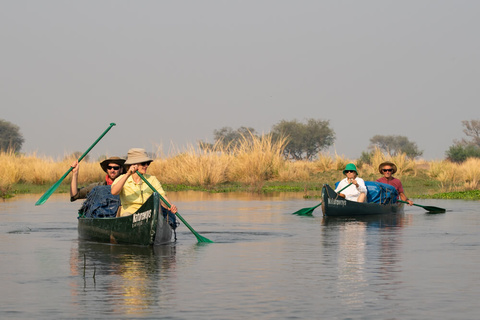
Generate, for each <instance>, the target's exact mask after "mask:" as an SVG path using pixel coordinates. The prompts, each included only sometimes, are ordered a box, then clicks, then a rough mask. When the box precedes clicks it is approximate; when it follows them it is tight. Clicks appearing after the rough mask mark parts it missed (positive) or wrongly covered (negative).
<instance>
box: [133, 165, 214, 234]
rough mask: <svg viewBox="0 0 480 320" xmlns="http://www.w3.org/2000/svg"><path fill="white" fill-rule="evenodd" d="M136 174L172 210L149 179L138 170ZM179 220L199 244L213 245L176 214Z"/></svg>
mask: <svg viewBox="0 0 480 320" xmlns="http://www.w3.org/2000/svg"><path fill="white" fill-rule="evenodd" d="M136 173H137V174H138V176H139V177H140V178H142V180H143V181H145V183H146V184H147V185H148V186H149V187H150V189H152V190H153V191H154V192H156V193H158V195H159V196H160V199H162V201H163V202H164V203H165V204H166V205H167V207H168V208H171V207H172V206H171V205H170V203H168V201H167V200H165V198H164V197H162V195H161V194H160V193H159V192H158V191H157V190H156V189H155V188H154V187H153V186H152V185H151V184H150V182H148V181H147V179H145V177H144V176H143V175H142V174H141V173H140V172H138V170H137V171H136ZM175 214H176V215H177V216H178V218H179V219H180V220H181V221H182V222H183V224H184V225H186V226H187V228H188V229H190V231H192V233H193V234H194V235H195V237H197V240H198V242H206V243H213V241H212V240H210V239H207V238H205V237H203V236H201V235H200V234H199V233H198V232H197V231H195V230H194V229H193V228H192V227H191V226H190V225H189V224H188V222H187V221H185V219H183V217H182V216H181V215H180V213H178V212H177V213H175Z"/></svg>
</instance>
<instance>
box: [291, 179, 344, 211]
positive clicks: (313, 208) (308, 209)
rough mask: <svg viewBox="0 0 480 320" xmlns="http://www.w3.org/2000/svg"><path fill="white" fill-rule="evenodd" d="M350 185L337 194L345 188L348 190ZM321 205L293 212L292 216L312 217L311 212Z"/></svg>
mask: <svg viewBox="0 0 480 320" xmlns="http://www.w3.org/2000/svg"><path fill="white" fill-rule="evenodd" d="M351 184H352V183H349V184H347V185H346V186H345V187H344V188H342V190H340V191H338V192H337V193H340V192H341V191H343V190H345V189H346V188H348V187H349V186H350V185H351ZM321 204H322V203H321V202H320V203H319V204H317V205H316V206H315V207H311V208H303V209H300V210H298V211H295V212H294V213H292V214H298V215H301V216H310V215H312V213H313V210H315V209H316V208H317V207H318V206H320V205H321Z"/></svg>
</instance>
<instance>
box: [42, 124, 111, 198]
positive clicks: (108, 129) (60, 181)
mask: <svg viewBox="0 0 480 320" xmlns="http://www.w3.org/2000/svg"><path fill="white" fill-rule="evenodd" d="M114 125H115V123H113V122H112V123H110V126H109V127H108V128H107V129H106V130H105V131H104V132H103V133H102V134H101V135H100V137H98V139H97V140H95V142H94V143H93V144H92V145H91V146H90V148H88V149H87V151H85V152H84V153H83V154H82V155H81V156H80V158H78V162H80V161H82V159H83V158H85V156H86V155H87V154H88V153H89V152H90V150H92V149H93V147H95V146H96V144H97V143H98V142H99V141H100V140H101V139H102V138H103V136H105V135H106V134H107V132H108V131H110V129H112V127H113V126H114ZM72 170H73V167H70V168H69V169H68V170H67V172H65V174H64V175H63V176H62V177H61V178H60V179H59V180H58V181H57V182H56V183H55V184H54V185H53V186H51V187H50V189H48V190H47V191H46V192H45V193H44V194H43V195H42V196H41V197H40V199H38V201H37V202H36V203H35V205H36V206H39V205H41V204H44V203H45V202H46V201H47V200H48V198H49V197H50V196H51V195H52V193H53V192H54V191H55V190H56V189H57V188H58V186H59V185H60V184H61V183H62V181H63V180H64V179H65V178H66V177H67V176H68V174H69V173H70V172H72Z"/></svg>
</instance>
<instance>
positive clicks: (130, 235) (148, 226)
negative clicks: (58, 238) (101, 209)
mask: <svg viewBox="0 0 480 320" xmlns="http://www.w3.org/2000/svg"><path fill="white" fill-rule="evenodd" d="M79 214H80V215H79V218H78V235H79V238H80V239H84V240H89V241H96V242H107V243H118V244H137V245H145V246H148V245H161V244H167V243H170V242H172V234H173V233H174V231H175V230H174V229H175V228H176V221H174V220H173V219H172V218H171V217H169V214H167V212H166V210H164V209H163V207H161V206H160V196H159V195H158V193H156V192H155V193H153V195H152V196H151V197H150V198H148V200H147V201H146V202H145V203H144V204H143V205H142V206H141V207H140V209H138V210H137V212H135V213H134V214H132V215H129V216H124V217H115V218H86V217H82V214H81V212H79Z"/></svg>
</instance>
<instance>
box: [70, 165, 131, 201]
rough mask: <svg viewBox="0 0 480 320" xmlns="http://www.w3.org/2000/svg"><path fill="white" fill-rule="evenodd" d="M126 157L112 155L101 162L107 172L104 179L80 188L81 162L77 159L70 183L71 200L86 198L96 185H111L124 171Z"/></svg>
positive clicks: (73, 166)
mask: <svg viewBox="0 0 480 320" xmlns="http://www.w3.org/2000/svg"><path fill="white" fill-rule="evenodd" d="M124 162H125V159H122V158H119V157H110V158H108V159H105V160H103V161H102V162H100V167H101V168H102V170H103V171H105V173H106V174H107V175H106V176H105V180H104V181H100V182H95V183H92V184H89V185H88V186H86V187H83V188H80V189H79V188H78V169H79V167H80V166H79V164H78V160H75V161H74V162H73V163H72V165H71V167H72V168H73V169H72V173H73V174H72V181H71V183H70V201H75V200H78V199H86V198H87V195H88V194H89V193H90V191H92V189H93V188H94V187H96V186H109V185H111V184H112V183H113V181H114V180H115V179H116V178H117V177H118V176H120V175H121V174H122V173H123V164H124Z"/></svg>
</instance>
